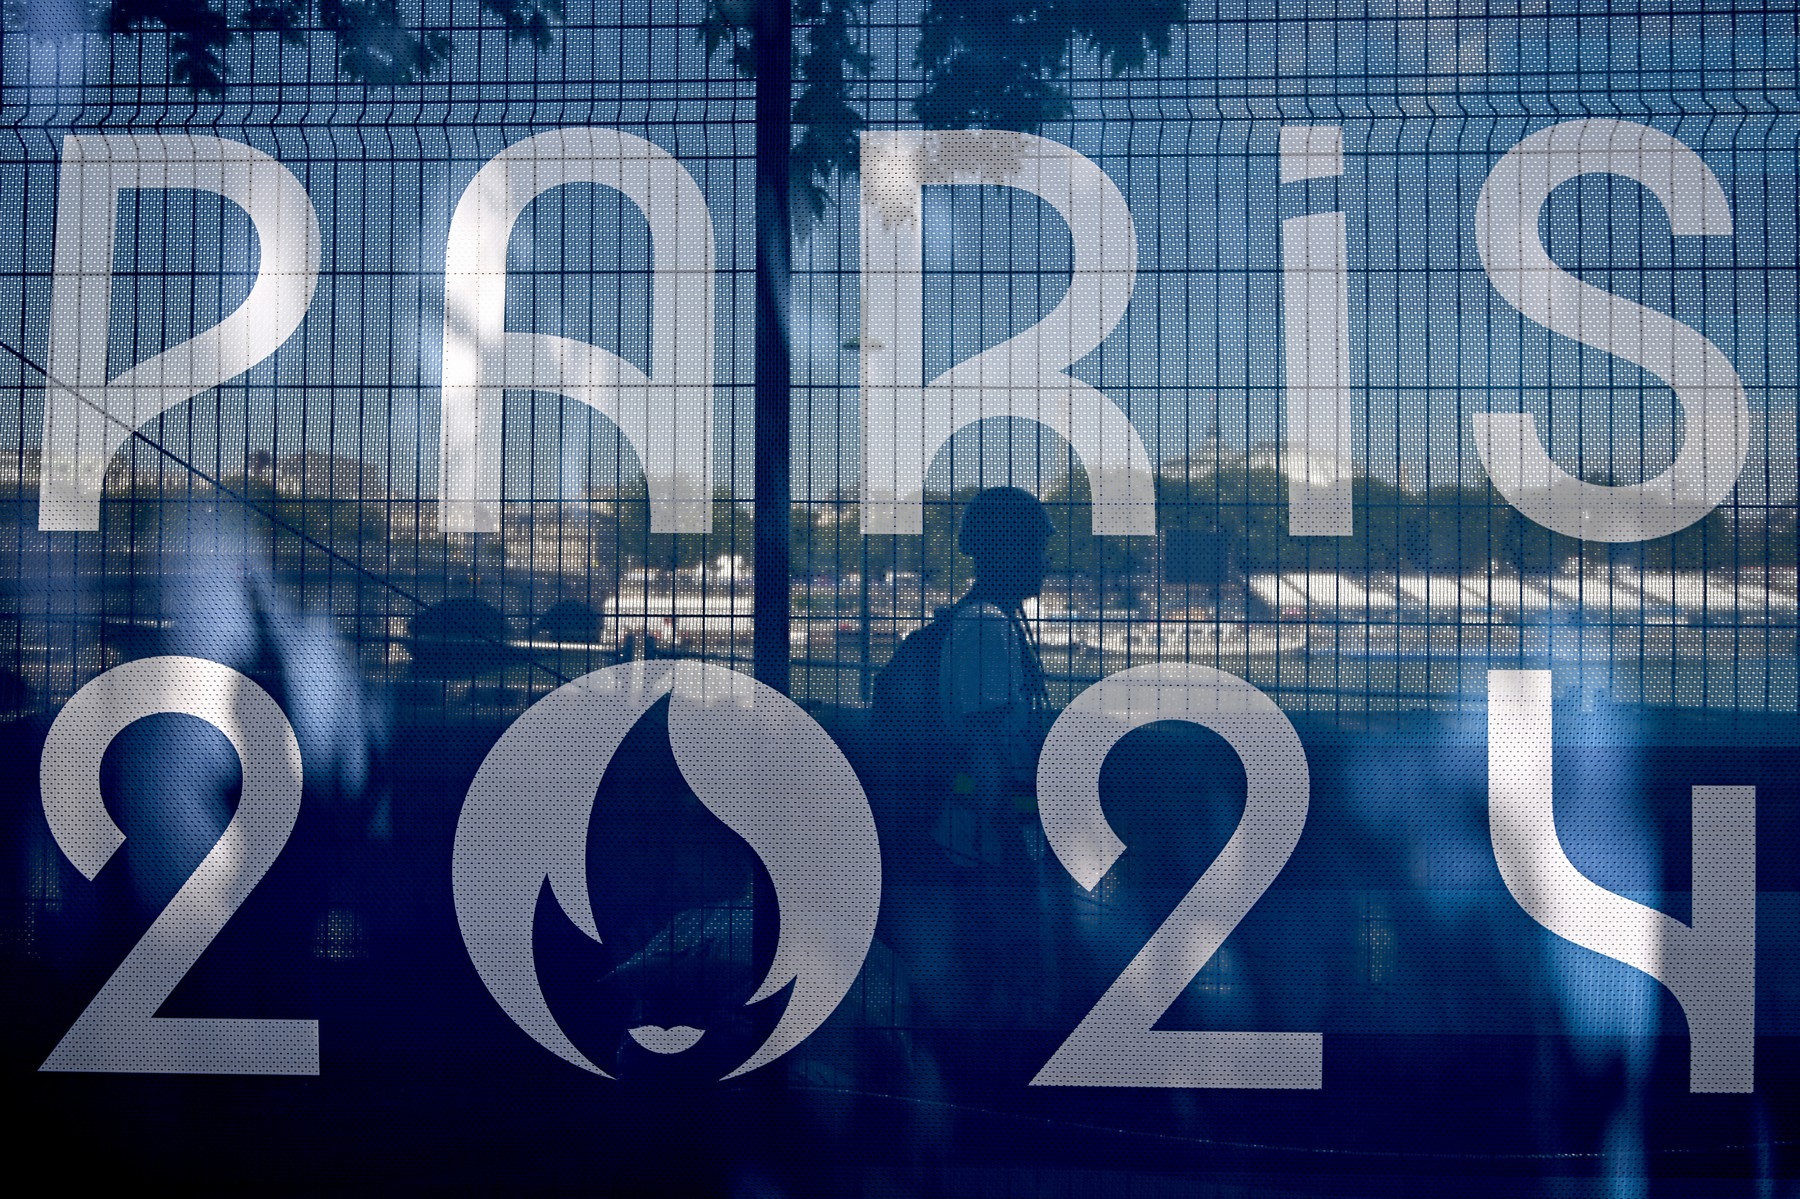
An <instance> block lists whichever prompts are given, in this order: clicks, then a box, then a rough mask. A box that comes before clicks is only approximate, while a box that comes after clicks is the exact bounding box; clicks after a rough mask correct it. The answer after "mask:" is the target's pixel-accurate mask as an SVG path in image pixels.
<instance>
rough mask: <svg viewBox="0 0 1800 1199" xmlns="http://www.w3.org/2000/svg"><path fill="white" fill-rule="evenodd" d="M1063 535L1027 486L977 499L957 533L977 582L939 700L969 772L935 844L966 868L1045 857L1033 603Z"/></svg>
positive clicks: (962, 605) (1041, 714) (952, 638)
mask: <svg viewBox="0 0 1800 1199" xmlns="http://www.w3.org/2000/svg"><path fill="white" fill-rule="evenodd" d="M1054 532H1055V526H1054V525H1053V524H1052V523H1051V521H1050V517H1049V515H1048V514H1047V513H1046V512H1045V511H1044V506H1043V505H1042V504H1041V503H1039V502H1038V500H1037V498H1036V497H1035V496H1033V495H1031V493H1029V492H1026V491H1022V490H1020V489H1019V488H1017V487H990V488H988V489H987V490H985V491H982V492H980V493H979V494H977V495H976V496H975V497H974V498H973V499H971V500H970V501H969V504H968V507H967V508H965V509H964V511H963V518H962V524H961V527H960V528H959V529H958V531H957V538H956V546H957V548H958V549H959V550H961V551H962V552H963V553H964V554H966V555H967V556H968V557H969V558H971V559H973V561H974V564H975V581H974V583H973V584H971V585H970V587H969V590H968V592H967V593H966V594H965V595H964V596H963V597H962V598H961V599H960V600H958V601H957V603H956V606H955V608H954V609H953V610H952V612H951V614H950V616H949V617H948V619H949V620H950V627H949V629H948V631H947V632H946V634H945V637H944V651H943V658H942V663H941V666H940V669H939V675H938V699H939V704H940V710H941V715H942V718H943V722H944V726H945V728H946V729H947V730H948V731H949V732H950V734H951V736H952V737H953V738H955V739H956V740H957V741H959V742H960V743H961V748H962V751H963V761H964V764H965V766H966V773H963V774H960V775H959V776H958V778H957V784H958V786H957V787H956V788H955V793H954V795H953V798H952V800H951V802H950V803H949V804H948V805H947V807H946V809H945V811H944V813H943V815H942V817H941V818H940V820H939V821H938V823H937V826H936V827H935V828H934V829H933V830H932V835H933V839H934V840H936V841H937V842H938V844H940V845H941V846H943V847H944V848H945V849H946V850H948V851H949V852H950V854H951V855H952V857H953V858H955V859H958V860H960V861H963V862H968V863H982V864H986V865H989V866H997V865H1001V864H1002V863H1005V862H1007V861H1008V860H1011V859H1015V858H1017V857H1018V856H1019V855H1020V854H1021V853H1024V852H1026V851H1027V849H1028V848H1030V849H1035V848H1036V843H1035V842H1033V841H1031V840H1030V839H1029V835H1030V834H1032V833H1035V831H1036V830H1035V811H1036V804H1035V802H1034V801H1033V799H1032V796H1033V793H1034V790H1035V788H1034V785H1033V779H1034V775H1035V771H1036V767H1037V753H1038V749H1039V747H1040V746H1041V744H1042V741H1043V735H1044V731H1045V728H1046V724H1045V722H1046V719H1047V708H1048V706H1049V705H1048V702H1047V700H1046V698H1045V694H1044V674H1043V668H1042V666H1041V664H1040V662H1039V660H1038V654H1037V649H1036V646H1035V645H1034V644H1033V641H1032V637H1031V634H1030V630H1029V628H1028V627H1027V625H1026V623H1025V601H1026V600H1029V599H1032V598H1034V597H1035V596H1036V595H1037V594H1038V592H1039V591H1041V590H1042V589H1043V586H1044V569H1045V560H1044V554H1045V550H1046V549H1047V548H1048V546H1049V542H1050V536H1051V534H1052V533H1054ZM1027 821H1030V822H1031V823H1032V826H1033V827H1030V828H1026V827H1025V823H1026V822H1027ZM1031 856H1033V857H1035V856H1036V854H1035V853H1033V854H1032V855H1031Z"/></svg>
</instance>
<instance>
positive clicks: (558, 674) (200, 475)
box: [0, 341, 571, 683]
mask: <svg viewBox="0 0 1800 1199" xmlns="http://www.w3.org/2000/svg"><path fill="white" fill-rule="evenodd" d="M0 350H4V351H5V352H6V353H7V354H9V355H11V356H12V357H13V358H15V359H17V360H18V361H19V362H20V363H21V364H22V365H24V366H26V367H29V368H30V369H31V370H34V371H36V372H37V373H38V374H40V375H42V376H43V378H44V381H45V382H46V383H48V384H49V385H50V386H52V387H54V388H57V389H58V390H60V391H62V392H64V393H65V394H67V395H70V396H73V397H74V398H75V399H76V400H77V401H78V402H80V403H82V404H85V405H87V406H88V407H89V408H91V409H93V410H94V411H95V412H97V413H99V414H100V416H101V418H102V419H103V420H107V421H110V422H111V423H112V424H114V425H116V426H118V427H119V428H120V429H123V430H124V431H125V433H126V434H127V435H129V436H130V437H131V438H132V439H134V440H135V441H138V442H140V443H141V444H143V445H146V446H149V447H150V448H151V449H152V450H155V451H156V452H157V453H158V454H161V455H162V456H163V457H164V458H167V459H168V460H169V461H170V462H172V463H174V464H175V465H176V466H179V467H180V468H181V469H182V470H185V471H187V472H188V473H189V474H190V475H192V476H193V477H194V478H196V479H199V480H201V481H202V482H204V483H206V484H207V485H208V486H210V487H211V488H213V490H215V491H217V492H218V493H219V494H221V495H224V496H227V497H229V498H230V499H233V500H235V501H237V502H238V503H240V504H242V505H243V506H244V507H245V508H247V509H248V510H250V511H251V512H254V513H256V514H257V515H258V516H261V517H262V518H263V519H265V520H267V521H268V522H269V524H270V525H272V526H273V527H275V528H278V529H280V530H281V531H282V532H284V533H291V534H292V535H293V536H294V537H295V538H296V539H298V540H299V541H301V542H302V543H304V544H305V545H307V546H309V547H311V548H313V549H315V550H318V551H319V552H320V553H322V554H324V555H325V556H326V557H328V558H330V559H331V560H332V561H333V562H336V563H339V564H341V565H343V566H345V567H347V568H348V569H350V570H353V571H355V572H356V573H357V574H359V575H362V576H363V577H364V578H366V579H368V580H369V581H370V582H371V583H373V584H375V585H376V586H377V587H380V588H382V589H383V590H385V591H388V592H391V593H392V594H394V595H397V596H399V597H400V598H402V599H404V600H406V601H407V602H408V603H410V604H413V605H414V606H415V607H417V608H418V609H420V610H421V611H422V610H423V609H425V608H426V607H427V606H428V604H427V601H426V600H425V598H424V597H423V596H421V595H418V594H416V593H414V592H412V591H409V590H407V589H406V588H405V587H402V586H401V585H400V584H398V583H396V582H394V581H393V580H392V579H389V578H385V577H384V576H382V575H380V574H378V573H376V572H375V571H373V570H371V569H369V568H368V567H367V566H364V565H363V564H362V563H361V562H358V561H357V560H356V559H354V558H352V557H350V556H349V555H348V554H345V553H344V552H343V551H342V550H339V549H336V548H335V547H333V546H331V545H329V544H327V543H326V542H323V541H320V540H319V539H318V538H317V537H314V536H313V535H312V534H310V533H308V532H307V531H306V530H305V529H302V528H300V527H299V526H297V525H294V524H293V523H291V522H289V521H287V520H285V519H283V518H282V517H281V516H280V515H279V514H278V513H277V512H276V511H275V510H274V509H273V508H270V507H268V506H265V505H263V504H259V503H257V502H256V501H255V500H253V499H251V498H250V497H249V496H248V495H246V494H244V493H243V492H241V491H238V490H237V489H235V488H233V487H230V486H228V485H227V484H226V483H225V482H224V481H223V480H222V479H220V478H218V477H217V476H216V475H212V474H209V473H207V472H206V471H205V470H203V469H201V468H200V467H199V466H196V465H195V464H194V463H192V462H189V461H188V460H187V459H186V458H183V457H182V456H181V455H180V454H177V453H176V452H175V451H174V450H171V449H170V448H169V447H167V446H165V445H164V444H162V442H160V441H158V440H156V438H154V437H151V436H150V435H149V434H147V433H145V432H143V431H142V430H141V429H139V428H137V427H136V426H135V425H132V424H131V423H130V422H128V421H125V420H122V419H121V418H119V417H117V416H115V415H113V413H111V412H110V411H108V410H107V409H106V407H105V405H103V404H99V403H96V402H95V401H93V400H92V399H90V398H88V396H86V395H85V394H83V393H82V392H81V390H80V389H78V388H76V387H74V386H71V385H70V384H68V383H65V382H63V381H62V380H61V379H59V378H57V377H56V376H55V375H53V374H51V373H50V371H49V370H48V369H47V368H45V367H44V366H43V365H42V364H40V363H39V362H37V361H36V360H35V359H33V358H32V357H31V356H30V355H28V354H26V353H25V352H24V351H23V350H20V349H18V348H17V347H16V346H14V345H12V344H11V343H10V342H6V341H0ZM457 624H458V626H459V627H460V628H461V631H463V632H465V633H467V634H468V635H469V636H470V638H471V639H472V640H475V641H482V642H486V643H487V644H489V645H494V646H498V647H500V648H501V649H504V650H506V651H507V652H508V653H509V654H512V655H515V656H516V657H518V658H521V659H523V661H524V662H525V664H526V665H528V666H533V667H536V668H537V669H538V670H541V671H543V672H544V673H545V674H548V675H549V676H550V677H551V678H553V679H555V680H556V681H557V682H558V683H567V682H570V681H571V678H570V676H568V675H566V674H564V673H563V672H562V671H561V670H558V669H557V668H556V667H554V666H552V665H550V664H549V663H547V662H545V661H543V660H541V659H540V658H538V657H536V656H535V655H534V654H532V653H530V652H528V651H527V652H521V651H520V650H519V648H518V647H517V646H514V645H512V644H510V643H508V642H506V641H503V640H501V639H500V638H497V637H490V636H488V635H487V634H485V633H483V632H482V631H481V630H479V629H477V628H475V627H474V626H472V625H470V624H468V623H466V622H457Z"/></svg>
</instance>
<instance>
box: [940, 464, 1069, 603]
mask: <svg viewBox="0 0 1800 1199" xmlns="http://www.w3.org/2000/svg"><path fill="white" fill-rule="evenodd" d="M1055 532H1056V526H1055V525H1054V524H1052V523H1051V521H1050V514H1049V513H1048V512H1046V511H1044V505H1043V504H1041V503H1039V502H1038V499H1037V497H1036V496H1034V495H1032V494H1031V493H1030V492H1029V491H1022V490H1020V489H1019V488H1017V487H989V488H987V489H986V490H985V491H981V492H978V493H976V495H975V497H974V498H973V499H971V500H970V501H969V503H968V506H967V507H966V508H964V509H963V515H962V525H961V526H960V527H959V528H958V529H957V533H956V548H957V549H959V550H961V551H962V552H963V553H965V554H967V555H968V556H969V557H970V558H973V559H974V560H975V584H974V586H973V587H971V588H970V594H971V595H972V596H975V597H978V598H980V599H981V600H983V601H985V602H987V603H993V604H998V605H1000V606H1002V607H1005V608H1016V607H1018V606H1019V605H1020V604H1022V603H1024V601H1025V600H1027V599H1029V598H1030V597H1032V596H1034V595H1036V594H1037V593H1038V592H1039V591H1041V590H1043V586H1044V569H1045V562H1044V551H1045V550H1046V549H1047V548H1048V546H1049V544H1050V536H1051V534H1053V533H1055Z"/></svg>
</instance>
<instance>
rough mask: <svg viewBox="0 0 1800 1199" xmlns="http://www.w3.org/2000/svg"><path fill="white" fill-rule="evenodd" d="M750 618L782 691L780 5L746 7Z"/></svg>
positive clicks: (785, 615)
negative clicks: (752, 238)
mask: <svg viewBox="0 0 1800 1199" xmlns="http://www.w3.org/2000/svg"><path fill="white" fill-rule="evenodd" d="M755 49H756V617H755V646H754V650H753V656H754V660H755V670H756V677H757V679H758V680H759V681H761V682H763V683H765V684H767V685H768V686H770V687H773V688H775V689H776V690H777V691H780V692H782V693H783V694H786V693H787V690H788V657H789V654H790V652H791V649H790V642H789V639H788V621H789V600H788V595H789V592H788V504H789V498H790V496H789V487H790V483H789V478H788V459H789V456H790V453H791V445H790V439H789V420H790V417H789V388H790V385H791V381H792V370H793V367H792V362H791V360H790V358H789V346H788V308H789V293H790V276H789V272H790V269H791V266H790V262H789V256H790V254H791V253H792V248H793V243H792V236H793V235H792V227H791V225H790V223H789V217H788V170H789V158H790V156H791V154H792V146H793V110H792V104H791V98H790V95H789V89H790V86H791V81H792V79H793V55H794V26H793V13H792V11H791V10H790V8H789V0H761V2H760V3H758V4H757V6H756V43H755Z"/></svg>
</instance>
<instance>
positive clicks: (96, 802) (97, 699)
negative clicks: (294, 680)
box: [39, 656, 319, 1074]
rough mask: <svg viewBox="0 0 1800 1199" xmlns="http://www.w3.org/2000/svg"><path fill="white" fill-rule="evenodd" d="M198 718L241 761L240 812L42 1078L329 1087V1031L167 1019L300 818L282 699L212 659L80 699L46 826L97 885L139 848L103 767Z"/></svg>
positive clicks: (147, 670)
mask: <svg viewBox="0 0 1800 1199" xmlns="http://www.w3.org/2000/svg"><path fill="white" fill-rule="evenodd" d="M160 713H181V714H184V715H188V716H194V717H198V718H199V719H201V720H204V721H206V723H208V724H210V725H212V726H213V727H214V728H216V729H218V730H219V731H220V732H221V733H223V734H225V737H226V739H227V740H228V741H230V742H231V745H232V748H233V749H235V750H236V751H237V755H238V761H239V763H240V765H241V768H242V771H243V791H242V794H241V797H240V798H239V800H238V805H237V811H236V812H234V813H233V814H232V817H231V821H230V823H229V824H227V825H226V826H225V831H224V832H223V833H222V834H220V836H219V840H218V843H217V844H215V845H214V846H213V847H212V850H211V852H209V853H208V854H207V855H206V858H205V860H204V861H202V862H201V863H200V866H199V868H198V869H196V870H195V871H194V873H193V874H192V875H191V876H189V878H188V880H187V882H185V883H183V884H182V886H181V889H180V890H179V891H177V892H176V893H175V897H174V898H173V899H171V900H170V901H169V905H168V906H167V907H165V908H164V909H163V910H162V912H161V914H160V915H158V916H157V918H156V919H155V921H154V922H152V923H151V925H150V928H149V930H148V931H146V932H145V933H144V935H143V936H142V937H141V938H139V940H138V943H137V944H136V945H134V946H133V947H132V949H131V952H130V953H128V954H127V955H126V956H125V960H124V961H123V962H121V963H119V968H118V969H117V970H115V971H113V973H112V977H111V978H109V979H107V980H106V985H105V986H103V987H101V988H100V993H99V994H97V995H95V996H94V998H93V1000H92V1001H91V1002H90V1003H89V1004H88V1006H87V1009H86V1010H85V1011H83V1012H82V1013H81V1016H80V1018H79V1019H77V1020H76V1021H75V1023H74V1025H73V1027H71V1028H70V1029H69V1031H68V1032H66V1033H64V1034H63V1038H62V1040H61V1041H60V1042H58V1044H57V1046H56V1048H55V1049H54V1050H53V1051H51V1054H50V1056H49V1057H48V1058H47V1059H45V1061H44V1064H43V1065H42V1066H41V1067H39V1068H40V1069H42V1070H52V1071H73V1072H78V1073H101V1072H111V1073H133V1074H317V1073H318V1072H319V1024H318V1021H316V1020H227V1019H218V1018H215V1017H205V1018H198V1019H194V1018H189V1019H171V1018H167V1017H160V1016H158V1015H157V1014H156V1011H157V1009H158V1008H160V1007H161V1006H162V1004H163V1002H164V1001H165V1000H166V999H168V997H169V995H170V993H171V992H173V991H174V990H175V987H176V984H178V983H179V982H180V981H181V979H182V977H183V976H184V975H185V974H187V972H188V970H189V969H190V968H191V967H192V966H193V964H194V963H195V962H196V961H198V960H199V958H200V955H201V953H203V952H204V951H205V950H206V947H207V946H208V945H210V944H211V943H212V940H213V938H214V937H216V936H218V934H219V930H220V929H222V928H224V927H225V922H226V921H228V920H230V919H231V916H232V913H234V912H236V911H237V909H238V907H239V906H240V905H241V904H242V903H243V902H244V900H245V899H246V898H247V897H248V896H249V894H250V892H251V891H252V890H254V889H255V888H256V885H257V883H259V882H261V881H262V876H263V875H264V873H266V872H267V871H268V869H269V866H270V864H271V863H273V862H274V861H275V858H276V856H277V855H278V854H280V853H281V849H282V846H284V845H286V844H287V839H288V836H289V834H291V833H292V832H293V830H294V821H295V819H296V818H297V817H298V816H299V814H300V784H301V765H300V743H299V742H298V741H297V740H296V739H295V737H294V730H293V727H292V726H291V725H289V723H288V719H287V717H286V716H285V715H284V714H283V713H282V711H281V708H280V706H279V705H277V704H276V702H275V701H274V700H273V699H272V698H270V696H269V693H268V692H266V691H264V690H263V689H262V688H261V687H259V686H257V685H256V684H255V683H254V682H252V681H251V680H250V679H248V678H246V677H245V676H244V675H242V674H239V673H238V672H237V671H235V670H233V669H231V668H230V667H229V666H224V665H221V664H220V663H217V662H209V661H207V660H206V659H204V658H189V657H178V656H167V657H159V658H144V659H141V660H139V661H136V662H127V663H125V664H124V665H122V666H116V667H114V668H113V669H111V670H109V671H107V672H106V673H105V674H102V675H100V676H99V677H98V678H96V679H94V680H93V681H92V682H90V683H88V684H87V685H86V686H85V687H83V688H82V689H81V690H80V691H77V692H76V693H75V695H74V697H73V698H72V699H70V700H69V702H68V704H67V705H65V706H64V708H63V710H62V711H61V712H59V713H57V717H56V720H55V722H54V723H52V724H51V726H50V732H49V735H48V737H47V738H46V739H45V742H44V755H43V760H42V764H41V766H40V778H41V781H42V789H43V795H44V815H45V816H46V817H47V818H48V819H49V822H50V831H51V833H52V834H53V835H54V836H55V838H56V843H57V845H58V846H59V847H61V849H62V851H63V854H64V855H65V856H66V857H67V858H68V859H69V861H70V862H71V863H73V864H74V866H75V868H76V869H77V870H79V871H81V873H82V874H84V875H86V876H87V877H88V878H90V879H91V878H93V877H94V876H95V875H97V874H98V873H100V868H101V867H102V866H104V865H106V863H107V862H108V860H110V859H111V858H112V855H113V853H114V852H115V851H116V850H117V849H118V848H119V846H120V845H122V844H124V842H125V835H124V834H123V833H122V832H120V831H119V827H118V825H116V824H115V823H113V820H112V817H111V816H110V815H108V814H107V811H106V804H105V802H104V800H103V799H102V798H101V795H100V762H101V759H102V758H103V757H104V756H105V754H106V748H107V746H109V745H111V744H112V741H113V739H114V738H115V737H117V736H118V735H119V734H120V733H121V732H122V731H124V729H125V728H126V726H128V725H130V724H132V723H134V722H136V721H138V720H141V719H143V718H144V717H146V716H155V715H158V714H160Z"/></svg>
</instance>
